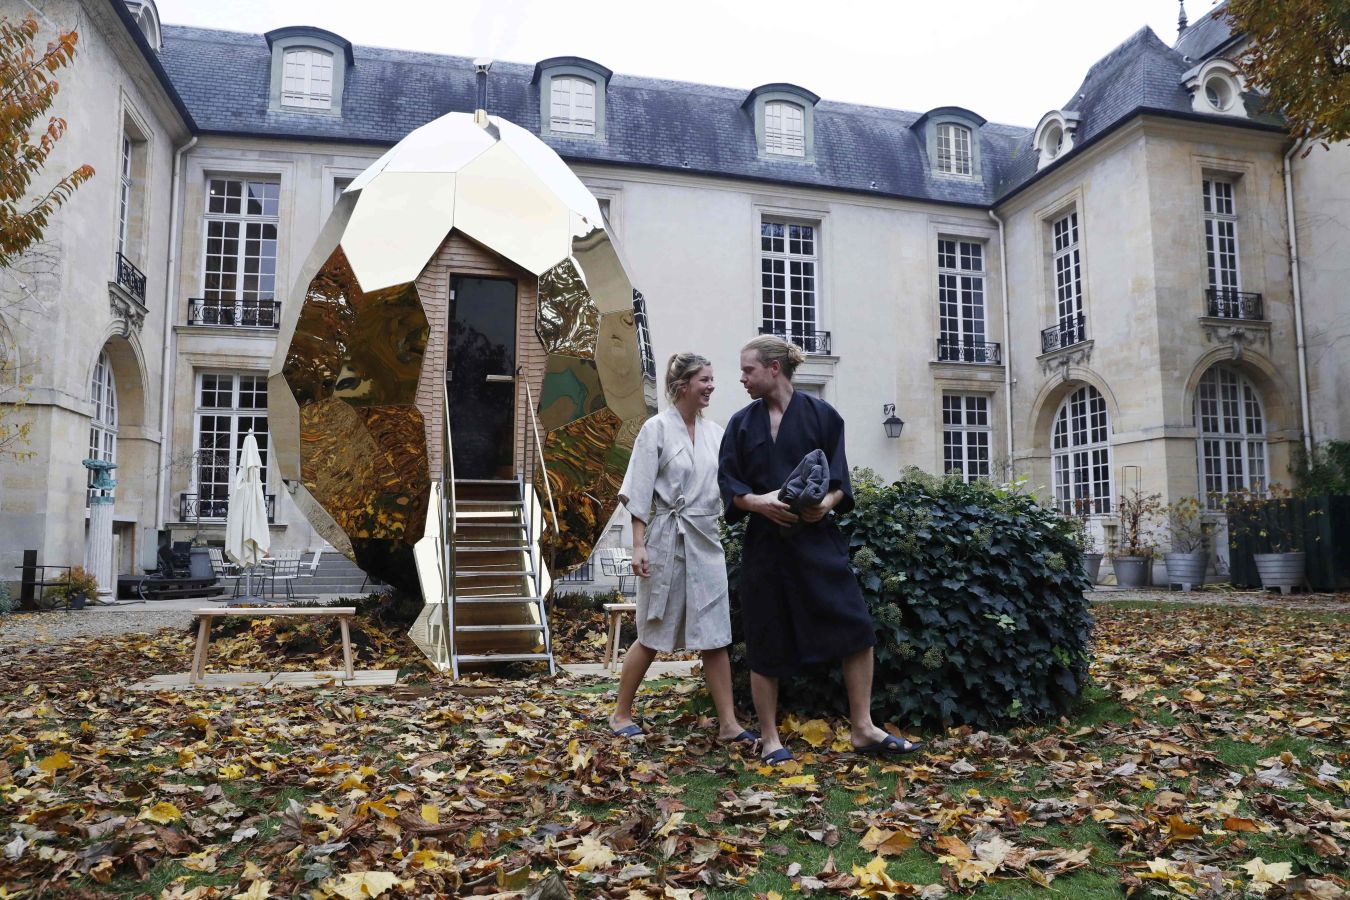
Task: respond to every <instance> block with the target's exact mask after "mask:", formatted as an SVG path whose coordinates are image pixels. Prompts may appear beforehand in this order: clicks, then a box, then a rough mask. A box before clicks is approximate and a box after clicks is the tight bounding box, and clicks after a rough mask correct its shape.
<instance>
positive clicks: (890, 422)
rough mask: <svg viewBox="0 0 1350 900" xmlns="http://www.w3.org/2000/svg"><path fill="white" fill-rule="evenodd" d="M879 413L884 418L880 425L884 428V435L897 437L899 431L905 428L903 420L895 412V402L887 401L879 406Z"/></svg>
mask: <svg viewBox="0 0 1350 900" xmlns="http://www.w3.org/2000/svg"><path fill="white" fill-rule="evenodd" d="M881 414H882V415H883V416H885V417H886V420H885V421H884V422H882V423H881V426H882V427H883V428H885V429H886V437H888V438H898V437H899V436H900V432H902V431H904V430H905V420H904V419H902V418H900V417H899V416H897V415H896V414H895V404H894V403H887V404H885V405H883V406H882V407H881Z"/></svg>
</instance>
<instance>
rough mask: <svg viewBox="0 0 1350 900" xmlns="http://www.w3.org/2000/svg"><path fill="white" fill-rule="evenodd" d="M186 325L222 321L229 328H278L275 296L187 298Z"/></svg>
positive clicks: (279, 304) (219, 323) (277, 310)
mask: <svg viewBox="0 0 1350 900" xmlns="http://www.w3.org/2000/svg"><path fill="white" fill-rule="evenodd" d="M188 324H189V325H225V326H227V327H230V328H279V327H280V326H281V302H280V301H278V300H208V299H206V298H204V297H190V298H188Z"/></svg>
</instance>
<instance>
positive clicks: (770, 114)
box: [741, 82, 820, 162]
mask: <svg viewBox="0 0 1350 900" xmlns="http://www.w3.org/2000/svg"><path fill="white" fill-rule="evenodd" d="M819 101H820V97H818V96H816V95H815V94H813V93H811V92H810V91H808V90H807V89H806V88H804V87H799V86H798V85H795V84H788V83H786V82H776V83H774V84H762V85H760V86H759V87H757V88H755V89H754V90H753V91H751V92H750V93H749V94H747V95H746V98H745V100H744V101H743V102H742V103H741V109H743V110H745V112H746V113H747V114H748V115H750V116H751V118H752V121H753V122H754V127H755V149H756V150H757V151H758V152H759V155H760V156H763V157H768V158H771V159H788V160H791V159H797V160H805V161H808V162H809V161H811V160H812V159H813V158H814V157H815V128H814V122H813V119H814V117H815V108H816V104H817V103H818V102H819Z"/></svg>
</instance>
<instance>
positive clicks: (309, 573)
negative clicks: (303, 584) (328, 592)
mask: <svg viewBox="0 0 1350 900" xmlns="http://www.w3.org/2000/svg"><path fill="white" fill-rule="evenodd" d="M322 556H323V548H319V549H318V550H315V551H314V556H313V557H312V558H311V559H310V561H309V565H307V566H300V567H299V570H300V571H299V578H300V579H301V580H304V579H306V578H313V577H314V576H315V575H316V574H318V572H319V559H320V558H321V557H322ZM310 583H311V584H312V583H313V582H310ZM314 596H315V597H318V596H319V595H318V594H314Z"/></svg>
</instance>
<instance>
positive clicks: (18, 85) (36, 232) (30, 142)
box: [0, 16, 94, 267]
mask: <svg viewBox="0 0 1350 900" xmlns="http://www.w3.org/2000/svg"><path fill="white" fill-rule="evenodd" d="M37 33H38V23H37V20H36V19H34V18H33V17H32V16H27V17H25V18H24V19H23V20H22V21H20V22H18V23H17V24H16V23H14V22H10V21H8V20H0V143H3V150H0V160H2V161H0V267H3V266H8V265H9V264H10V263H11V262H12V261H13V260H14V258H15V257H17V256H19V255H21V254H22V253H23V252H24V251H25V250H26V249H28V247H29V246H30V245H32V244H33V243H34V242H36V241H39V240H41V239H42V233H43V230H44V229H45V228H46V227H47V222H48V221H49V220H50V218H51V216H52V214H53V213H54V212H56V210H57V209H58V208H60V207H61V205H62V204H64V203H65V202H66V201H67V200H69V199H70V197H71V195H72V194H74V193H75V190H76V189H77V188H78V187H79V186H80V185H81V184H83V183H84V182H86V181H88V180H89V179H90V178H91V177H93V174H94V170H93V168H92V167H90V166H87V165H83V166H79V167H78V168H76V169H75V170H74V171H72V172H70V173H69V174H67V175H65V176H63V177H62V178H60V179H59V180H58V181H57V182H56V183H55V184H54V185H52V186H51V187H49V188H47V189H46V190H45V191H44V192H43V193H41V194H40V195H38V196H37V197H36V198H34V197H33V196H31V194H30V191H29V189H30V186H31V185H32V183H33V180H34V178H36V177H37V175H38V173H39V172H41V171H42V168H43V166H44V165H45V164H46V162H47V157H48V156H50V155H51V153H52V151H53V150H54V149H55V148H56V143H57V141H59V140H60V139H61V136H62V135H63V134H65V132H66V120H65V119H62V118H60V117H57V116H51V117H48V118H47V121H46V124H45V125H42V124H40V120H41V118H42V116H43V115H44V114H45V113H46V112H47V110H48V109H49V108H50V107H51V105H52V102H53V100H54V99H55V98H56V93H57V91H58V90H59V89H60V85H59V84H58V83H57V81H56V73H57V72H58V71H59V70H60V69H62V68H63V67H65V66H68V65H70V63H71V61H72V60H73V59H74V58H75V44H76V42H77V41H78V39H79V38H78V35H77V34H76V33H75V32H74V31H67V32H63V33H61V34H59V35H57V37H56V40H55V41H53V42H52V43H50V44H48V45H47V49H46V50H45V51H44V52H43V53H42V54H41V55H40V56H39V55H38V53H37V51H36V50H35V49H34V47H33V41H34V39H35V38H36V37H37ZM35 126H36V127H35Z"/></svg>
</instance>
